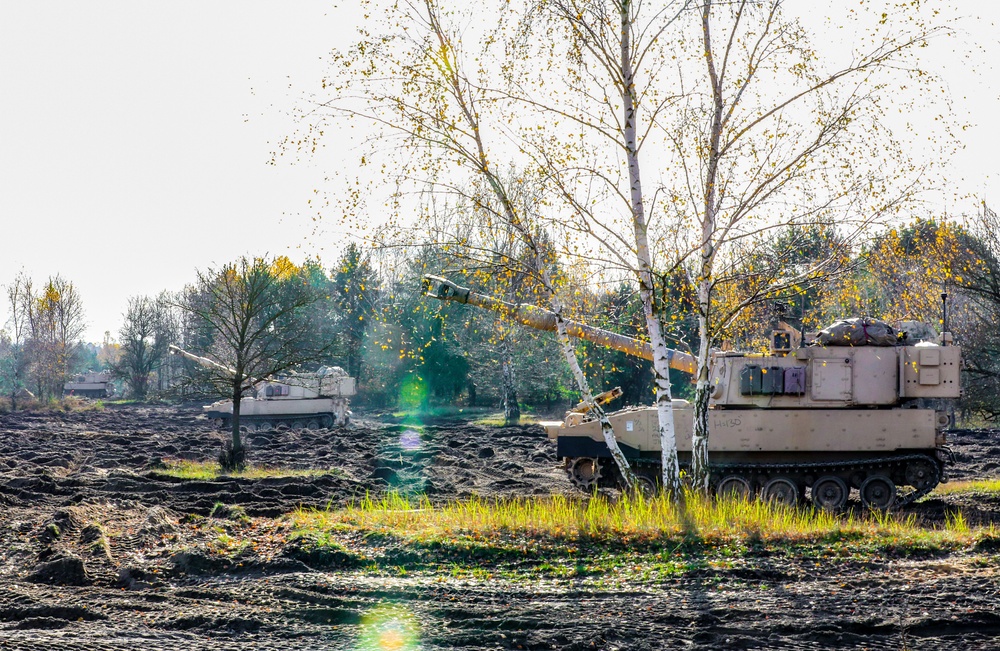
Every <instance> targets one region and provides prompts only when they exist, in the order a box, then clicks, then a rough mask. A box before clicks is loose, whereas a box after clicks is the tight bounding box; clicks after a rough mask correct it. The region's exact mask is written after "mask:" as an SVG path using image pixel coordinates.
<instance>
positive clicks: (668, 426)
mask: <svg viewBox="0 0 1000 651" xmlns="http://www.w3.org/2000/svg"><path fill="white" fill-rule="evenodd" d="M630 7H631V2H630V1H629V0H624V1H623V2H622V3H621V5H620V9H621V71H622V80H623V81H624V86H623V88H622V105H623V108H624V112H625V116H624V117H625V121H624V125H625V133H624V135H625V151H626V154H627V158H628V175H629V192H630V196H629V199H630V203H631V208H632V226H633V228H634V230H635V243H636V258H637V268H636V271H637V275H638V277H639V296H640V298H641V299H642V309H643V315H644V316H645V318H646V331H647V333H648V334H649V343H650V347H651V348H652V349H653V373H654V376H655V385H656V414H657V421H658V425H659V434H660V462H661V464H662V471H663V487H664V489H665V490H667V491H669V492H670V493H671V494H673V495H675V496H676V495H679V494H680V488H681V483H680V481H681V480H680V466H679V464H678V461H677V435H676V432H675V431H674V409H673V401H672V396H671V395H670V358H669V354H668V349H667V344H666V342H665V341H664V339H663V330H662V328H661V327H660V321H659V317H658V316H657V314H656V309H655V306H654V303H655V300H656V296H655V293H654V289H655V284H654V283H653V273H652V268H653V264H652V256H651V254H650V251H649V239H648V236H647V224H646V213H645V208H644V206H643V202H642V200H643V197H642V182H641V175H640V173H639V151H638V146H637V143H636V108H635V98H634V97H633V93H634V92H635V71H634V70H633V68H632V52H631V47H632V45H631V20H630V17H629V9H630Z"/></svg>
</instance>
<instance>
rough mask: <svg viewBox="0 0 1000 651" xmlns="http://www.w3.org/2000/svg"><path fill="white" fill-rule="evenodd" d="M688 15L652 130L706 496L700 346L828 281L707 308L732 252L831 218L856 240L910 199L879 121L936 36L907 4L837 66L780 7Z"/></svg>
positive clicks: (899, 151)
mask: <svg viewBox="0 0 1000 651" xmlns="http://www.w3.org/2000/svg"><path fill="white" fill-rule="evenodd" d="M699 5H700V6H699V7H698V11H697V12H696V14H697V20H696V21H694V20H692V21H691V23H689V24H688V26H687V29H689V30H690V33H692V34H694V33H697V34H699V38H698V39H697V42H698V43H699V47H698V48H696V49H690V50H689V51H688V52H687V53H686V54H683V56H684V57H686V58H685V60H684V61H683V62H682V64H681V65H680V66H679V71H680V74H681V78H682V81H683V83H684V84H685V86H686V88H687V92H686V93H685V99H684V103H683V105H682V106H681V107H679V110H677V111H676V112H675V114H674V115H673V119H672V120H671V121H670V122H668V123H665V124H663V128H664V129H665V130H666V132H667V133H668V134H669V137H670V141H671V144H672V154H671V156H670V157H669V159H668V160H667V161H666V164H667V165H670V166H671V167H672V169H673V170H674V172H675V173H674V174H673V178H672V179H670V180H668V182H669V183H670V186H669V187H670V192H669V195H668V201H669V204H670V209H671V210H672V211H674V213H675V214H676V216H677V219H678V220H679V223H681V224H683V225H684V229H683V232H686V233H689V234H691V237H690V239H689V240H688V241H689V248H690V249H691V250H692V251H694V255H693V256H692V257H691V258H690V260H689V262H688V264H687V265H686V269H687V270H688V273H689V274H690V277H691V282H692V283H693V285H694V286H695V288H696V292H697V308H696V309H697V318H698V330H699V345H698V356H697V357H698V367H697V375H696V381H697V385H696V390H695V419H694V432H693V438H692V446H693V452H692V475H693V482H694V484H695V485H696V486H698V487H700V488H704V489H707V488H708V486H709V467H708V437H709V419H708V404H709V393H710V385H709V382H710V380H709V368H710V364H711V350H712V348H713V346H715V345H717V344H718V342H719V339H720V336H721V335H722V333H723V332H724V331H725V328H726V327H727V325H728V324H730V323H731V322H732V321H733V319H734V318H736V317H737V316H738V315H739V314H740V312H741V311H742V310H744V309H745V308H746V307H747V306H748V305H750V304H752V303H753V302H755V301H757V300H760V298H761V297H762V296H764V295H767V294H768V293H774V292H777V291H780V290H782V289H783V288H787V287H792V286H795V285H796V284H797V283H801V282H802V281H803V280H805V279H808V278H810V277H815V275H816V274H822V273H827V272H829V271H830V263H831V261H830V260H829V259H824V260H819V261H817V262H815V263H814V264H813V265H811V266H809V267H808V268H807V269H800V270H797V272H795V273H788V274H786V275H784V276H783V277H778V278H775V279H773V280H772V281H771V282H769V283H766V284H765V285H763V286H761V287H758V288H757V290H756V291H754V292H751V293H749V294H748V293H747V292H745V291H740V289H739V288H736V289H735V290H734V291H732V292H730V294H731V295H732V296H733V300H730V301H728V302H726V303H723V302H721V301H718V300H716V299H717V297H718V296H719V295H720V293H724V291H723V290H724V287H725V286H726V285H727V284H732V283H738V282H739V276H738V275H736V274H731V273H730V271H731V270H732V269H733V268H734V260H735V258H734V256H732V255H731V254H732V252H733V251H734V249H736V248H737V247H738V246H739V244H740V243H745V242H747V241H749V240H751V239H752V238H753V237H755V236H757V235H759V234H761V233H763V232H766V231H767V230H769V229H774V228H778V227H786V226H790V225H802V224H808V223H815V222H820V221H829V220H830V219H831V218H833V219H834V220H835V222H836V223H837V225H838V227H839V228H840V229H841V237H842V241H844V242H848V243H850V242H856V241H857V239H858V238H859V237H860V236H861V235H863V234H864V233H865V232H866V231H868V230H869V229H870V228H871V227H872V225H873V224H876V223H880V222H884V221H887V220H890V219H892V218H893V217H895V216H896V215H897V214H898V213H899V212H900V211H901V209H902V208H903V207H904V206H906V205H907V204H908V202H909V201H910V200H912V199H913V198H914V196H915V194H916V192H917V191H918V189H919V187H920V181H921V176H922V174H923V173H924V172H925V170H924V169H923V168H922V167H921V166H920V165H916V164H914V163H913V161H912V159H911V158H910V156H909V155H908V152H906V151H905V149H904V147H903V146H902V145H901V144H900V143H899V142H898V141H897V140H896V139H895V138H894V136H893V133H892V130H891V129H890V128H889V126H888V122H887V117H886V113H887V112H888V111H889V110H890V109H894V110H895V109H903V108H904V106H905V105H904V104H903V102H904V100H905V98H906V97H908V96H909V97H918V96H920V94H921V93H926V90H927V88H932V87H933V84H934V79H933V77H932V76H931V75H928V74H926V72H925V70H923V69H921V67H920V65H919V63H920V62H919V60H918V59H917V58H916V53H917V50H918V49H919V48H921V47H923V46H924V45H926V44H928V42H929V41H930V39H931V38H932V37H933V36H935V35H936V34H938V33H940V32H942V31H943V30H942V29H940V28H935V27H929V26H927V24H926V23H924V22H923V21H922V20H921V18H920V16H919V11H918V9H919V8H916V7H909V6H908V7H902V6H900V7H894V8H888V9H887V13H882V15H881V18H880V19H879V18H878V17H876V20H875V21H874V22H875V24H874V26H873V27H872V31H871V32H867V33H866V32H865V31H864V29H862V32H861V33H862V34H863V35H864V36H865V38H863V39H861V40H860V41H859V43H858V44H857V45H856V46H855V47H854V50H853V52H852V53H851V56H850V57H849V58H848V60H847V62H846V63H843V64H840V65H838V64H837V63H835V62H833V61H832V59H833V57H827V58H824V57H821V56H820V54H819V53H818V52H817V51H816V50H815V49H813V46H812V44H811V43H810V41H809V33H808V31H807V30H806V29H805V28H804V27H803V26H802V25H801V24H800V22H799V21H797V20H796V19H794V18H789V17H788V16H786V14H785V12H784V6H783V5H784V3H783V2H781V0H768V1H766V2H753V1H750V0H744V1H740V2H725V3H723V2H714V1H711V0H706V1H704V2H701V3H699ZM861 11H863V8H862V10H861ZM691 18H694V14H692V16H691ZM847 18H848V17H846V16H845V19H847ZM687 42H688V43H692V42H695V41H694V40H689V41H687ZM699 69H700V71H698V72H694V73H691V72H690V71H695V70H699ZM831 216H832V217H831Z"/></svg>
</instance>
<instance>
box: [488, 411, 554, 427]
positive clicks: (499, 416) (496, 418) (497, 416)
mask: <svg viewBox="0 0 1000 651" xmlns="http://www.w3.org/2000/svg"><path fill="white" fill-rule="evenodd" d="M537 423H538V418H537V417H535V416H534V415H532V414H525V413H524V412H522V413H521V420H520V424H521V425H536V424H537ZM472 424H473V425H479V426H481V427H503V426H504V425H506V424H507V422H506V421H505V420H504V418H503V412H497V413H493V414H484V415H483V416H481V417H479V418H476V419H475V420H473V421H472Z"/></svg>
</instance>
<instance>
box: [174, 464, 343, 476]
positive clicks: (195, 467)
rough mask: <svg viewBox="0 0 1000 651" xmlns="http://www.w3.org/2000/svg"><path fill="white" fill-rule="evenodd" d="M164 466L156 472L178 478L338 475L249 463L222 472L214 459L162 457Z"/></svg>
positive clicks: (333, 471) (332, 470) (322, 470)
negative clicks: (231, 470) (242, 467)
mask: <svg viewBox="0 0 1000 651" xmlns="http://www.w3.org/2000/svg"><path fill="white" fill-rule="evenodd" d="M163 464H164V467H162V468H159V469H158V470H157V472H160V473H162V474H164V475H169V476H171V477H177V478H178V479H201V480H211V479H216V478H218V477H242V478H243V479H264V478H267V477H315V476H318V475H340V474H341V471H340V470H338V469H336V468H297V469H296V468H274V467H268V466H257V465H252V464H251V465H249V466H247V468H246V469H244V470H241V471H238V472H223V470H222V467H221V466H220V465H219V464H218V462H215V461H190V460H185V459H164V460H163Z"/></svg>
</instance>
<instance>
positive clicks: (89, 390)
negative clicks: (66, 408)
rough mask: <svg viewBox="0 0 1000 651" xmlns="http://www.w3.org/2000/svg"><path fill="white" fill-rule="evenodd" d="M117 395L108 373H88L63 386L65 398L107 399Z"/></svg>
mask: <svg viewBox="0 0 1000 651" xmlns="http://www.w3.org/2000/svg"><path fill="white" fill-rule="evenodd" d="M114 393H115V387H114V384H112V382H111V374H110V373H108V372H107V371H87V372H86V373H81V374H80V375H77V376H76V377H74V378H73V379H72V380H70V381H69V382H66V383H65V384H63V395H64V396H83V397H84V398H107V397H108V396H112V395H114Z"/></svg>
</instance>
